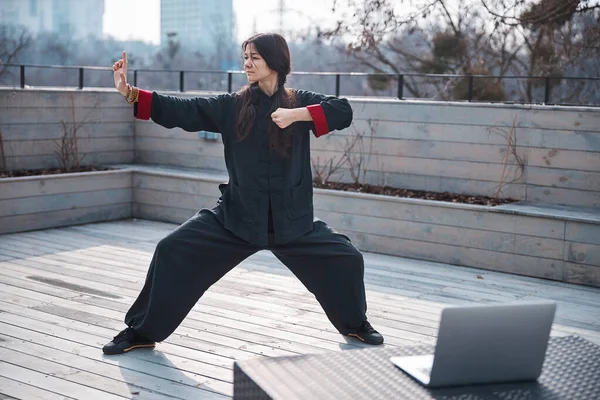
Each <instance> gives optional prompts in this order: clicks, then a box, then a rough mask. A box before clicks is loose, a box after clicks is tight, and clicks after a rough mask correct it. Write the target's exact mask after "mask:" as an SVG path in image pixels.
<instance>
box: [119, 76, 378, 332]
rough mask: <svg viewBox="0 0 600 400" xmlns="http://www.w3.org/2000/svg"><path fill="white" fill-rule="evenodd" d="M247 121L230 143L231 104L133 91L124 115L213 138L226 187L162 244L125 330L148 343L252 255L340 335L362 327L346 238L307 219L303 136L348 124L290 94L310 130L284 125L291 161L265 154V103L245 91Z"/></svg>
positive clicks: (346, 111)
mask: <svg viewBox="0 0 600 400" xmlns="http://www.w3.org/2000/svg"><path fill="white" fill-rule="evenodd" d="M250 90H251V92H252V103H253V104H254V105H255V106H256V111H257V113H256V119H255V123H254V126H253V128H252V130H251V132H250V133H249V135H248V136H247V137H246V138H245V139H243V140H240V139H239V138H238V135H237V133H236V129H235V124H236V104H235V96H237V95H236V94H233V95H230V94H223V95H219V96H216V97H212V98H177V97H172V96H165V95H160V94H158V93H156V92H148V91H140V98H139V102H138V103H137V104H136V105H135V106H134V114H135V116H136V117H137V118H140V119H149V118H151V119H152V120H153V121H154V122H156V123H158V124H159V125H162V126H164V127H166V128H174V127H179V128H182V129H184V130H186V131H190V132H195V131H202V130H205V131H212V132H219V133H221V137H222V140H223V144H224V151H225V162H226V165H227V171H228V173H229V182H228V183H227V184H223V185H220V186H219V189H220V190H221V193H222V196H221V198H220V199H219V201H218V203H217V205H216V207H214V208H213V209H210V210H209V209H203V210H200V211H199V212H198V213H196V215H194V216H193V217H192V218H191V219H189V220H188V221H187V222H185V223H184V224H183V225H181V226H180V227H178V228H177V229H175V230H174V231H173V232H172V233H170V234H169V235H168V236H166V237H165V238H164V239H162V240H161V241H160V242H159V243H158V245H157V247H156V250H155V253H154V256H153V258H152V262H151V264H150V269H149V271H148V275H147V278H146V282H145V285H144V287H143V289H142V291H141V293H140V295H139V297H138V298H137V300H136V301H135V303H134V304H133V305H132V307H131V309H130V310H129V311H128V312H127V315H126V317H125V323H126V324H127V325H128V326H129V327H131V328H133V329H134V330H135V331H136V332H138V333H139V334H141V335H143V336H145V337H147V338H149V339H152V340H154V341H162V340H164V339H165V338H167V337H168V336H169V335H170V334H171V333H172V332H173V331H174V330H175V329H176V328H177V327H178V326H179V324H180V323H181V321H182V320H183V319H184V318H185V316H186V315H187V314H188V313H189V311H190V310H191V308H192V307H193V306H194V305H195V304H196V302H197V301H198V299H199V298H200V296H202V294H203V293H204V292H205V291H206V290H207V289H208V288H209V287H210V286H211V285H212V284H214V283H215V282H217V281H218V280H219V279H220V278H221V277H222V276H223V275H225V274H226V273H227V272H228V271H229V270H230V269H232V268H233V267H235V266H236V265H237V264H239V263H240V262H241V261H243V260H244V259H246V258H247V257H249V256H250V255H252V254H253V253H255V252H257V251H259V250H264V249H267V250H270V251H271V252H272V253H273V254H274V255H275V256H276V257H277V258H278V259H279V260H281V262H283V264H285V265H286V266H287V267H288V268H289V269H290V270H291V271H292V272H293V273H294V275H295V276H297V277H298V278H299V279H300V281H301V282H302V283H303V284H304V285H305V286H306V287H307V289H308V290H309V291H311V292H312V293H313V294H314V295H315V297H316V298H317V300H318V301H319V303H320V304H321V306H322V307H323V309H324V310H325V313H326V314H327V317H328V318H329V320H330V321H331V322H332V323H333V325H334V326H335V327H336V328H337V329H338V331H339V332H340V333H342V334H349V333H352V332H354V331H355V330H356V329H358V328H359V327H360V325H361V323H362V322H363V321H366V319H367V318H366V315H365V313H366V300H365V288H364V283H363V275H364V265H363V257H362V255H361V253H360V252H359V251H358V250H357V249H356V248H355V247H354V246H353V245H352V243H351V242H350V239H348V237H346V236H344V235H342V234H340V233H337V232H335V231H334V230H333V229H332V228H330V227H329V226H328V225H327V224H326V223H325V222H323V221H320V220H314V218H313V198H312V195H313V191H312V171H311V164H310V136H309V131H310V130H312V131H313V133H314V134H315V135H316V136H321V135H323V134H325V133H328V132H330V131H333V130H336V129H343V128H346V127H348V126H349V125H350V123H351V122H352V109H351V107H350V105H349V103H348V101H347V100H346V99H340V98H335V97H327V96H323V95H319V94H316V93H312V92H308V91H303V90H298V91H296V96H297V100H298V104H297V107H307V108H308V110H309V112H310V113H311V115H312V118H313V122H296V123H294V124H292V127H293V133H292V136H293V138H292V148H291V154H290V155H289V156H288V157H284V156H281V155H279V154H278V153H276V152H275V151H272V150H270V149H269V138H268V135H267V133H266V128H267V125H268V124H273V123H274V122H273V121H272V119H271V113H272V112H274V111H275V110H274V105H273V100H272V98H271V97H269V96H268V95H266V94H265V93H264V92H263V91H262V90H260V89H259V88H258V86H257V85H253V86H252V88H251V89H250Z"/></svg>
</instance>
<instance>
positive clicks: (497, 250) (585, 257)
mask: <svg viewBox="0 0 600 400" xmlns="http://www.w3.org/2000/svg"><path fill="white" fill-rule="evenodd" d="M315 208H316V210H315V214H316V216H317V217H320V218H322V219H324V220H325V221H327V222H328V223H329V224H330V225H332V226H333V227H334V228H335V229H337V230H339V231H340V232H343V233H345V234H347V235H348V236H350V237H351V238H352V239H353V241H354V243H355V245H356V246H357V247H358V248H359V249H361V250H364V251H370V252H376V253H384V254H390V255H396V256H402V257H408V258H415V259H420V260H430V261H438V262H443V263H448V264H455V265H462V266H468V267H476V268H482V269H488V270H494V271H500V272H508V273H512V274H518V275H526V276H532V277H539V278H546V279H552V280H556V281H564V282H571V283H580V284H586V285H593V286H600V209H597V208H582V207H578V208H573V207H565V206H556V205H549V204H548V205H538V206H532V205H529V204H527V203H515V204H508V205H503V206H497V207H487V206H477V205H468V204H456V203H447V202H438V201H430V200H417V199H407V198H398V197H390V196H379V195H369V194H359V193H348V192H340V191H332V190H315Z"/></svg>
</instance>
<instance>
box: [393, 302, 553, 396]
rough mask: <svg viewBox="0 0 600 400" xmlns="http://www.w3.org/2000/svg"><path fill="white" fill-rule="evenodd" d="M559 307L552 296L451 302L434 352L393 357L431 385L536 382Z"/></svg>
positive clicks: (426, 384)
mask: <svg viewBox="0 0 600 400" xmlns="http://www.w3.org/2000/svg"><path fill="white" fill-rule="evenodd" d="M555 311H556V303H554V302H551V301H538V302H520V303H510V304H494V305H475V306H459V307H448V308H445V309H444V310H443V311H442V317H441V321H440V326H439V331H438V338H437V343H436V345H435V354H429V355H423V356H407V357H391V358H390V361H391V362H393V363H394V364H395V365H396V366H398V367H399V368H400V369H402V370H403V371H404V372H406V373H407V374H409V375H411V376H412V377H413V378H415V379H416V380H418V381H420V382H421V383H423V385H425V386H427V387H445V386H456V385H471V384H483V383H502V382H519V381H534V380H536V379H537V378H538V377H539V376H540V373H541V371H542V364H543V363H544V357H545V355H546V348H547V345H548V338H549V336H550V329H551V327H552V323H553V321H554V314H555Z"/></svg>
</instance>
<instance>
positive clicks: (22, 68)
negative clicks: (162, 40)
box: [0, 64, 600, 106]
mask: <svg viewBox="0 0 600 400" xmlns="http://www.w3.org/2000/svg"><path fill="white" fill-rule="evenodd" d="M0 67H18V68H19V82H20V87H21V88H25V87H26V79H25V78H26V74H25V73H26V68H49V69H70V70H78V72H79V79H78V88H79V89H83V88H84V73H85V71H86V70H90V71H111V72H112V68H110V67H93V66H71V65H34V64H4V65H0ZM132 71H133V85H134V86H137V82H138V75H139V74H140V73H143V72H153V73H156V72H159V73H167V72H168V73H179V91H180V92H184V91H185V74H186V73H196V74H197V73H199V74H226V75H227V92H229V93H231V92H232V91H233V76H234V75H243V74H244V71H234V70H228V71H222V70H221V71H218V70H168V69H144V68H142V69H133V70H132ZM292 76H330V77H333V78H335V95H336V96H340V94H341V93H340V82H341V78H342V77H367V78H368V77H373V76H377V77H383V78H388V79H393V80H396V81H397V93H396V97H397V98H398V99H400V100H403V99H404V87H405V79H406V78H407V77H415V78H444V79H456V78H458V79H468V89H467V99H466V100H467V101H469V102H471V101H473V97H474V82H475V79H495V80H501V79H535V80H538V81H542V80H543V82H544V101H543V103H544V104H550V100H551V90H552V81H553V80H554V81H556V80H560V81H563V80H564V81H568V80H579V81H598V82H600V77H572V76H561V77H552V76H516V75H511V76H492V75H459V74H419V73H405V74H390V73H369V72H293V73H292ZM504 102H506V101H504ZM555 104H556V103H555ZM587 105H591V106H600V104H587Z"/></svg>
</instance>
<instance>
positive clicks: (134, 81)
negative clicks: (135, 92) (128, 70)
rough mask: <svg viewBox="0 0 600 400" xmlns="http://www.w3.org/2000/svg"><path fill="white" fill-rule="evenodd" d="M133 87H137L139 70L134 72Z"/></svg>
mask: <svg viewBox="0 0 600 400" xmlns="http://www.w3.org/2000/svg"><path fill="white" fill-rule="evenodd" d="M133 86H137V69H134V70H133Z"/></svg>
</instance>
